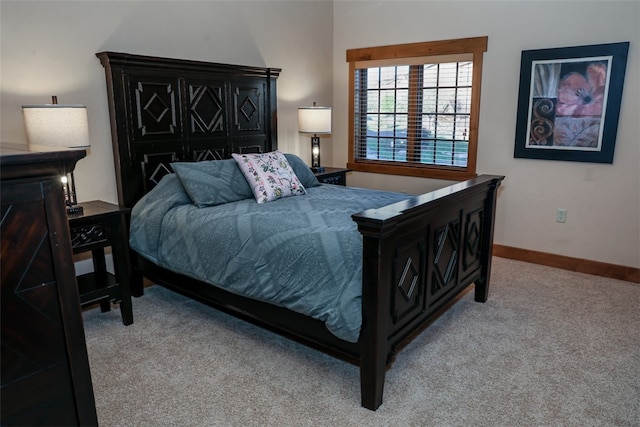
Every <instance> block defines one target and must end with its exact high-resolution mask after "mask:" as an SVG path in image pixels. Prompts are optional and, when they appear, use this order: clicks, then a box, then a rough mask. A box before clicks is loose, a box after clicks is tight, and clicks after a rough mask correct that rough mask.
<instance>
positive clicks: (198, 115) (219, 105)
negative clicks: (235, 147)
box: [187, 82, 227, 135]
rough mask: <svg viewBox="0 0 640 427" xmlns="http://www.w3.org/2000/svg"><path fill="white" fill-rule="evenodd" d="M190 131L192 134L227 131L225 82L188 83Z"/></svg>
mask: <svg viewBox="0 0 640 427" xmlns="http://www.w3.org/2000/svg"><path fill="white" fill-rule="evenodd" d="M187 93H188V96H189V108H188V112H189V123H190V127H189V131H190V132H191V133H192V134H203V135H212V134H216V133H220V132H226V131H227V129H226V127H225V124H226V123H227V120H226V116H227V113H226V109H227V108H226V104H227V100H226V91H225V89H224V83H223V82H220V83H219V84H191V83H189V84H188V89H187Z"/></svg>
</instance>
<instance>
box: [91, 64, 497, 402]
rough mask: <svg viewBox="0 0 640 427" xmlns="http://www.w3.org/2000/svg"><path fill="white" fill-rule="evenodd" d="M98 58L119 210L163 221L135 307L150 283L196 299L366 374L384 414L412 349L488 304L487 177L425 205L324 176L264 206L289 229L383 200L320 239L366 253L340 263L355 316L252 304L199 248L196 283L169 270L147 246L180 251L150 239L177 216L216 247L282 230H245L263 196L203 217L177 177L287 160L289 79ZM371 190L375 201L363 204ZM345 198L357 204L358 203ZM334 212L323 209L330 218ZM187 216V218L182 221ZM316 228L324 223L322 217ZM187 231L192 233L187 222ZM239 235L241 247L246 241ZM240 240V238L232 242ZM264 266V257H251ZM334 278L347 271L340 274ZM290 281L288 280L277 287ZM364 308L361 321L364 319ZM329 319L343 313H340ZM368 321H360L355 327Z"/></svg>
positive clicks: (138, 273)
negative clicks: (283, 89)
mask: <svg viewBox="0 0 640 427" xmlns="http://www.w3.org/2000/svg"><path fill="white" fill-rule="evenodd" d="M97 56H98V58H99V59H100V61H101V63H102V65H103V66H104V68H105V75H106V83H107V94H108V101H109V112H110V118H111V133H112V141H113V151H114V160H115V168H116V181H117V186H118V197H119V202H120V204H122V205H124V206H127V207H130V208H133V210H134V215H137V212H139V211H146V212H147V213H148V214H150V215H151V217H150V218H154V215H155V218H156V220H153V219H149V218H147V219H145V220H142V221H139V218H137V217H135V216H134V217H133V218H132V220H131V227H132V228H131V236H132V248H133V250H132V253H133V260H132V265H133V278H132V279H133V280H132V282H133V283H134V285H133V288H134V289H133V294H134V295H138V296H139V295H142V293H143V287H142V280H143V277H146V278H148V279H149V280H151V281H153V282H154V283H158V284H160V285H162V286H165V287H167V288H169V289H172V290H174V291H176V292H179V293H181V294H183V295H186V296H188V297H190V298H194V299H196V300H198V301H201V302H203V303H206V304H209V305H211V306H213V307H216V308H218V309H221V310H224V311H226V312H228V313H231V314H233V315H236V316H238V317H241V318H243V319H245V320H248V321H250V322H253V323H255V324H257V325H260V326H262V327H265V328H268V329H270V330H272V331H274V332H277V333H279V334H282V335H284V336H287V337H289V338H291V339H294V340H296V341H299V342H302V343H304V344H306V345H309V346H311V347H314V348H316V349H318V350H321V351H325V352H327V353H329V354H331V355H334V356H336V357H340V358H342V359H344V360H347V361H349V362H351V363H354V364H356V365H358V366H359V368H360V382H361V403H362V406H364V407H365V408H368V409H371V410H376V409H377V408H378V407H379V406H380V405H381V404H382V397H383V389H384V378H385V371H386V369H387V368H388V367H389V366H390V365H391V363H392V361H393V359H394V356H395V354H396V352H397V351H398V350H399V349H400V348H401V347H402V346H403V345H405V344H406V342H407V341H408V340H410V339H411V338H412V337H413V336H415V335H416V334H417V333H419V332H420V331H421V330H422V329H424V328H425V326H426V325H428V323H429V322H430V321H431V320H432V319H433V318H434V316H436V315H437V314H438V313H439V312H441V311H442V310H443V309H446V307H447V306H448V305H449V304H451V302H452V301H454V299H455V298H456V297H457V296H458V295H460V293H461V292H463V291H464V290H465V289H467V288H468V287H469V286H470V285H471V284H474V285H475V289H474V292H475V300H476V301H479V302H484V301H486V300H487V297H488V291H489V279H490V272H491V254H492V245H493V231H494V221H495V204H496V196H497V189H498V187H499V186H500V183H501V181H502V179H503V177H502V176H494V175H482V176H479V177H477V178H474V179H471V180H468V181H465V182H461V183H458V184H455V185H452V186H449V187H446V188H443V189H440V190H437V191H434V192H431V193H427V194H424V195H420V196H415V197H411V196H406V195H403V194H396V193H386V194H385V193H383V192H376V191H373V190H364V189H351V188H345V187H340V188H338V186H333V185H324V184H323V185H314V184H313V183H312V178H313V177H306V178H305V179H309V180H311V181H305V182H306V183H307V184H308V188H306V191H307V193H306V194H305V195H300V196H295V197H287V198H282V199H278V200H276V201H273V202H268V203H265V204H263V205H262V206H263V207H264V206H267V207H268V208H269V209H274V210H275V211H276V212H275V213H274V214H273V215H274V217H276V218H277V217H278V215H279V216H280V217H285V216H286V215H285V213H287V212H289V213H292V214H295V213H296V212H302V209H303V208H302V207H301V205H310V204H311V205H313V203H311V202H309V201H313V200H318V198H320V200H325V202H326V200H329V199H331V200H334V198H341V197H342V198H345V199H347V200H349V199H351V200H352V201H353V200H365V199H367V200H369V199H370V201H367V202H363V203H364V204H356V205H355V206H349V205H347V206H345V207H344V208H341V209H342V210H341V211H339V212H338V211H332V212H325V213H323V215H324V217H323V218H325V219H327V218H330V220H329V221H327V222H329V223H333V221H334V219H335V220H336V221H337V218H338V217H340V218H342V220H341V222H340V225H337V226H336V227H338V229H337V230H333V232H332V233H333V234H331V233H329V232H328V231H327V232H326V233H324V234H323V232H322V231H317V234H316V235H317V236H319V237H317V239H315V240H317V241H320V240H322V239H323V237H322V236H334V237H335V239H334V241H333V242H330V243H327V241H331V239H330V238H329V237H327V238H326V239H325V241H324V243H323V244H324V245H329V247H342V248H343V251H344V248H345V247H346V248H351V249H349V250H347V251H346V252H353V253H356V254H357V257H356V260H355V261H354V258H349V259H347V257H346V255H345V252H340V255H337V258H335V259H332V260H330V261H326V262H327V263H328V264H327V265H335V266H336V269H337V270H341V272H342V273H346V274H347V276H348V275H349V273H351V276H353V277H352V278H351V279H350V280H353V278H354V277H355V279H356V280H357V281H358V284H359V286H358V287H357V291H358V292H357V295H355V296H352V297H351V298H350V299H349V300H348V301H350V302H348V303H344V302H338V303H337V305H338V306H340V305H341V304H342V305H344V304H347V305H346V306H345V307H347V308H346V309H345V308H344V307H343V309H342V311H340V310H333V311H331V310H323V309H320V310H319V311H320V312H322V313H321V314H320V315H318V316H316V315H315V314H314V313H312V314H313V315H308V314H305V313H304V312H305V310H304V309H299V307H298V306H296V304H297V302H295V301H294V302H291V299H290V298H288V297H285V298H284V300H285V303H283V302H282V301H275V302H274V301H270V300H269V299H268V298H267V297H264V296H263V295H253V294H251V290H250V289H249V291H248V292H249V293H248V294H246V293H243V292H241V291H240V290H239V289H238V288H233V287H232V288H228V289H225V288H223V287H221V286H217V285H218V283H217V282H216V280H213V279H211V277H214V278H215V279H218V280H226V279H224V277H225V276H226V275H227V274H226V273H225V274H221V275H220V274H218V273H220V271H221V270H223V268H221V267H220V266H219V265H218V266H216V264H215V261H216V260H217V257H212V258H210V259H206V256H207V255H197V253H190V252H188V251H187V250H186V249H185V250H184V251H183V252H184V253H189V255H188V256H184V257H183V258H185V259H186V262H187V264H188V263H189V262H190V261H194V260H196V261H197V260H199V259H200V257H203V258H202V260H200V262H197V263H196V264H197V265H195V266H192V267H193V269H191V270H190V268H191V267H190V268H187V267H184V266H177V265H171V264H168V263H167V261H168V260H171V259H172V258H173V257H174V256H176V255H168V254H164V255H163V257H160V256H158V255H157V254H156V255H154V254H153V253H149V252H146V250H147V249H148V248H145V247H143V246H144V244H142V245H141V244H140V242H145V239H150V240H153V241H155V242H158V241H159V240H170V239H169V238H167V239H159V238H158V237H153V238H151V237H145V236H151V235H152V234H146V233H147V231H146V229H147V228H151V225H152V224H154V223H155V222H162V221H163V219H164V218H170V217H172V215H173V218H174V219H175V218H180V217H181V218H182V220H181V221H182V222H181V223H182V224H184V223H185V222H186V223H189V222H194V221H191V218H195V217H194V215H195V216H197V215H204V216H206V217H207V221H209V222H208V224H209V225H203V226H200V227H199V228H198V227H196V231H195V232H194V233H195V235H197V234H198V233H202V234H204V231H203V229H208V228H210V227H219V229H220V230H226V229H230V226H229V224H232V223H234V222H235V223H237V222H250V223H252V224H253V226H254V230H264V229H266V228H268V227H270V226H271V227H273V225H269V223H268V219H267V217H266V216H265V217H264V219H261V217H259V216H258V217H255V216H254V217H253V219H251V220H246V221H245V220H240V219H238V218H240V217H239V216H238V217H237V218H236V216H235V213H234V212H237V211H247V210H249V207H248V206H249V205H253V206H255V205H257V203H256V201H255V200H253V199H251V198H250V197H248V198H244V199H242V200H237V201H232V202H228V203H222V204H218V205H215V206H201V207H198V206H194V204H193V201H194V200H189V199H190V196H191V194H189V193H184V194H183V193H181V192H180V191H179V190H176V189H179V187H175V188H172V187H171V186H172V185H174V186H175V185H176V183H179V184H178V185H182V188H184V185H183V184H182V182H183V181H181V180H180V179H179V178H180V176H179V177H176V176H175V175H179V173H174V172H177V169H176V171H174V168H177V166H176V165H187V166H189V163H191V162H198V163H196V164H198V165H200V166H202V165H205V164H215V165H222V164H226V165H229V164H230V163H231V162H234V161H233V160H231V159H230V158H231V156H232V154H233V153H236V154H239V155H246V156H250V155H253V154H265V153H275V152H277V148H278V147H277V102H276V101H277V97H276V81H277V78H278V76H279V73H280V71H281V70H279V69H275V68H264V67H245V66H236V65H228V64H216V63H208V62H201V61H190V60H178V59H170V58H158V57H150V56H141V55H132V54H126V53H116V52H101V53H98V54H97ZM286 156H287V160H289V164H290V165H291V166H292V167H293V168H294V169H296V168H297V169H296V170H295V172H296V175H304V174H305V173H306V172H308V170H307V171H306V172H305V171H303V170H302V169H300V168H301V167H302V168H304V164H302V166H301V165H300V163H303V162H302V161H301V160H300V159H299V158H297V157H295V156H292V155H290V154H286ZM294 166H295V167H294ZM181 167H182V166H181ZM163 191H164V192H165V193H164V194H167V195H173V196H174V199H175V200H174V199H172V200H171V201H168V202H167V203H165V204H164V205H163V204H162V203H161V202H162V201H163V200H164V201H166V200H168V199H170V198H171V197H169V196H167V197H162V196H161V197H155V196H154V194H163V193H162V192H163ZM360 191H363V192H364V193H367V194H368V195H366V196H365V195H363V194H364V193H357V195H356V193H354V192H360ZM345 192H346V194H347V196H344V194H345ZM185 194H187V196H185ZM323 198H324V199H323ZM321 203H322V202H317V203H316V206H318V205H319V204H321ZM336 203H337V202H336ZM358 203H360V202H358ZM167 205H171V206H167ZM225 205H226V206H225ZM327 205H331V206H333V205H334V202H331V203H325V205H323V206H327ZM174 208H175V209H176V211H175V213H172V214H168V212H170V210H171V209H174ZM349 209H353V211H352V212H351V211H350V210H349ZM214 211H215V212H225V213H223V214H220V216H217V215H218V214H217V213H216V214H215V215H214V214H204V213H203V212H214ZM304 215H305V216H308V215H311V216H313V215H317V214H316V213H314V211H313V210H311V211H306V213H305V214H304ZM301 216H302V215H290V217H292V218H296V219H297V221H298V225H297V226H293V225H287V226H283V228H285V229H287V230H289V231H291V230H297V232H295V233H294V234H295V235H296V238H298V239H300V240H301V241H303V242H304V243H302V245H303V246H302V247H305V248H310V247H312V246H313V240H314V239H313V238H312V237H310V236H312V235H313V233H311V230H310V229H308V228H307V229H305V228H304V227H308V226H309V224H311V223H316V222H317V218H316V220H309V221H307V222H305V223H300V217H301ZM185 218H189V220H186V221H185ZM345 218H346V219H347V220H348V221H345ZM136 221H138V222H136ZM154 221H155V222H154ZM225 221H230V222H228V223H225ZM167 222H171V221H167ZM347 222H348V223H349V224H350V225H347V224H346V223H347ZM174 223H179V221H174ZM204 224H207V223H206V221H205V223H204ZM296 227H297V228H296ZM340 227H346V228H344V230H343V229H342V228H340ZM176 229H177V230H180V229H181V227H177V228H176ZM305 230H306V231H307V232H305ZM173 233H174V234H172V236H173V239H175V241H174V242H182V244H183V245H184V242H185V241H190V240H193V239H191V238H190V237H184V236H182V237H181V236H180V233H181V231H176V230H174V232H173ZM234 233H236V234H235V235H236V236H237V235H238V233H242V232H241V231H235V232H234ZM139 234H142V236H140V235H139ZM136 236H137V237H136ZM305 236H306V237H305ZM345 236H348V237H345ZM354 236H355V237H354ZM136 238H137V239H138V240H135V239H136ZM305 239H306V240H305ZM341 239H342V240H341ZM134 240H135V242H134ZM214 240H215V239H214ZM235 240H237V238H236V239H235ZM235 240H234V238H232V237H228V239H227V240H226V242H234V241H235ZM258 240H261V239H260V238H258ZM262 240H264V239H262ZM210 243H211V242H210ZM304 245H306V246H304ZM332 245H334V246H332ZM354 245H356V246H354ZM150 246H153V244H151V245H150ZM227 246H232V245H229V244H227ZM239 246H242V245H239ZM245 246H246V245H245ZM178 247H179V245H178ZM183 247H186V246H183ZM290 250H291V249H290ZM179 252H180V251H178V253H179ZM211 252H213V251H211ZM217 252H220V250H217ZM217 252H216V253H217ZM263 252H264V251H263ZM194 254H195V255H194ZM307 255H309V254H307ZM334 255H335V254H334ZM255 256H256V253H253V254H252V255H250V256H246V257H245V258H252V257H253V258H255ZM218 261H219V262H221V263H222V264H224V263H225V262H226V263H227V264H224V265H228V264H229V263H228V262H227V261H221V260H218ZM300 262H302V261H300ZM192 264H193V262H192ZM203 266H205V267H206V266H208V267H210V268H209V270H211V271H209V272H203V271H202V270H203V269H204V270H206V268H203ZM243 268H244V267H243ZM280 268H281V269H282V266H280ZM237 270H238V271H239V270H242V269H237ZM216 274H218V276H216ZM331 274H338V272H334V271H332V273H331ZM317 276H319V275H318V274H317V272H316V271H310V272H307V276H306V277H307V278H306V279H302V280H299V281H300V282H302V283H306V284H307V285H311V287H313V285H314V284H317V283H316V279H310V278H312V277H317ZM335 277H338V276H332V278H333V279H331V280H328V282H339V284H342V282H343V279H342V277H343V276H340V277H341V278H340V279H335ZM286 279H287V278H286V277H285V276H281V277H280V278H279V279H278V280H275V282H274V283H279V282H284V281H285V280H286ZM251 280H253V279H251V278H250V277H245V278H244V279H242V278H240V276H237V277H235V282H234V283H235V286H239V287H240V288H245V289H246V288H250V287H248V286H246V285H247V283H249V282H251ZM344 281H346V279H344ZM212 283H213V285H212ZM350 289H351V288H350ZM346 292H347V293H348V292H352V291H346ZM272 293H273V294H278V293H279V292H272ZM305 295H306V294H305ZM287 301H288V302H287ZM312 304H313V303H312ZM354 304H356V305H357V309H354ZM328 312H331V314H330V315H329V314H326V313H328ZM354 312H355V313H357V315H356V316H355V317H356V319H355V323H354V319H353V317H354V316H353V314H354ZM345 315H346V316H345ZM323 316H324V317H323ZM332 316H333V318H339V317H340V316H342V317H348V319H347V320H346V321H345V322H346V323H341V322H342V321H343V320H344V319H343V320H337V321H335V322H333V321H330V322H328V320H327V319H328V318H329V317H332ZM334 320H335V319H334ZM331 322H333V323H331ZM330 323H331V324H330ZM345 325H347V326H345ZM426 386H428V385H426Z"/></svg>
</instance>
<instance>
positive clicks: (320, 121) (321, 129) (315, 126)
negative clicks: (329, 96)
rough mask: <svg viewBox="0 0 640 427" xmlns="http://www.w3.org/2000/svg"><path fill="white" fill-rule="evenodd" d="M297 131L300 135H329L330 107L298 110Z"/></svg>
mask: <svg viewBox="0 0 640 427" xmlns="http://www.w3.org/2000/svg"><path fill="white" fill-rule="evenodd" d="M298 131H299V132H301V133H315V134H318V133H320V134H323V133H325V134H328V133H331V107H315V106H314V107H300V108H298Z"/></svg>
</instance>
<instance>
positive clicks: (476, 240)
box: [460, 209, 484, 280]
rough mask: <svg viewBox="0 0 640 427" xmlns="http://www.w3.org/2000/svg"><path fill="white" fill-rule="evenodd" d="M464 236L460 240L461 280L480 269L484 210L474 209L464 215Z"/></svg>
mask: <svg viewBox="0 0 640 427" xmlns="http://www.w3.org/2000/svg"><path fill="white" fill-rule="evenodd" d="M464 215H465V216H464V218H465V221H464V236H463V240H462V245H463V248H462V264H461V266H460V275H461V276H462V277H461V280H465V279H466V278H467V276H469V275H470V274H473V273H474V272H476V271H478V270H479V269H480V267H481V254H482V252H481V248H482V236H483V234H484V228H483V224H484V209H475V210H473V211H470V212H465V214H464Z"/></svg>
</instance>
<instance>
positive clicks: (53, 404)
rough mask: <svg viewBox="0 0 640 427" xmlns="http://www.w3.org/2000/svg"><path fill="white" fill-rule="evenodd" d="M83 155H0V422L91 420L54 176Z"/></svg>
mask: <svg viewBox="0 0 640 427" xmlns="http://www.w3.org/2000/svg"><path fill="white" fill-rule="evenodd" d="M85 155H86V152H85V151H84V150H76V151H60V152H50V153H26V152H25V153H19V152H17V153H6V152H2V155H0V176H1V182H2V222H1V224H0V225H1V229H0V235H1V242H2V254H1V256H0V271H1V272H0V274H1V288H2V294H1V300H2V319H1V325H2V326H1V329H2V337H1V340H2V367H1V372H0V379H1V382H2V385H1V390H0V398H1V401H2V403H1V410H2V413H1V424H2V425H3V426H5V425H97V417H96V409H95V402H94V396H93V388H92V385H91V373H90V370H89V360H88V357H87V349H86V343H85V337H84V328H83V324H82V314H81V311H80V300H79V297H78V289H77V285H76V278H75V270H74V263H73V255H72V251H71V239H70V235H69V226H68V222H67V214H66V210H65V204H64V195H63V189H62V185H61V182H60V176H61V175H63V174H65V173H67V172H69V171H72V170H73V168H74V167H75V164H76V162H77V161H78V160H79V159H81V158H83V157H84V156H85Z"/></svg>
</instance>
